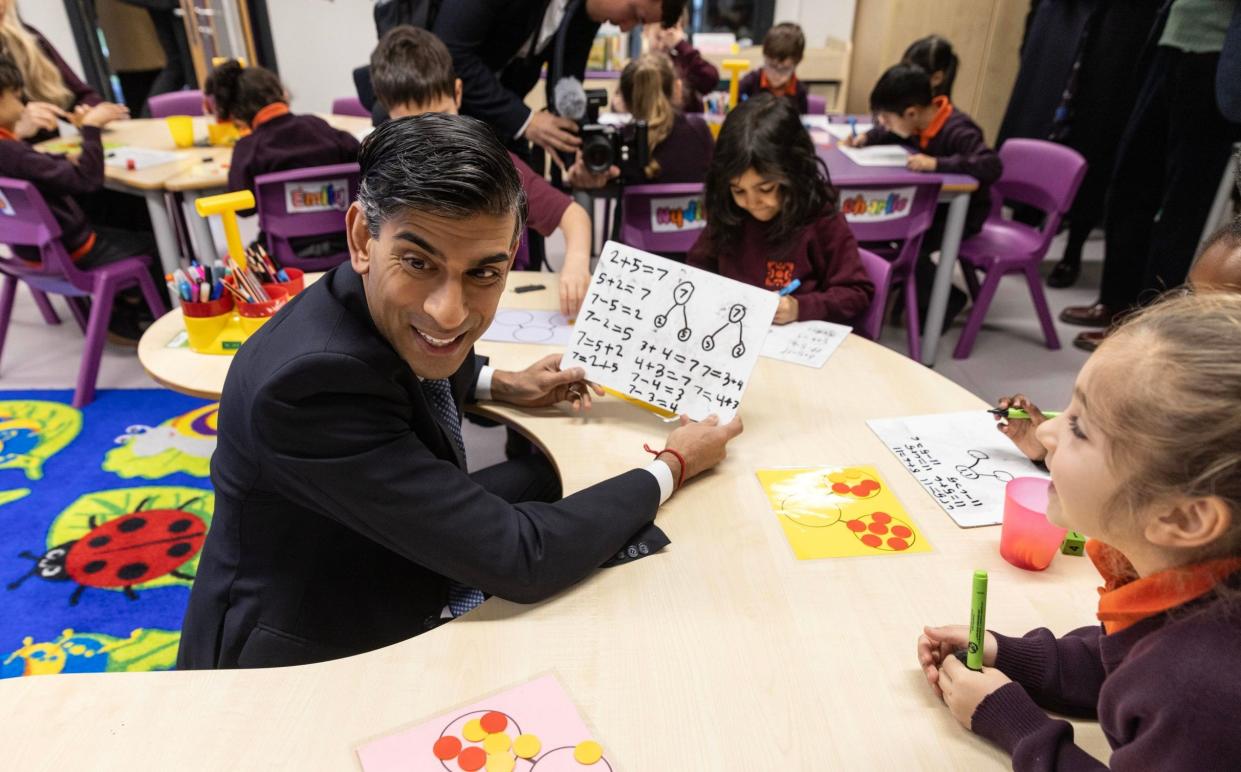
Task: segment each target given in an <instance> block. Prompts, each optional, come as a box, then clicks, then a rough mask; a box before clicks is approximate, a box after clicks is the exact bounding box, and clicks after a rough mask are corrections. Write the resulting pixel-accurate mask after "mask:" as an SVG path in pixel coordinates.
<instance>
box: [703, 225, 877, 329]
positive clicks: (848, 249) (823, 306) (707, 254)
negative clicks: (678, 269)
mask: <svg viewBox="0 0 1241 772" xmlns="http://www.w3.org/2000/svg"><path fill="white" fill-rule="evenodd" d="M744 218H745V219H744V223H743V225H742V227H741V237H740V238H739V239H738V240H737V243H736V245H735V246H733V247H731V248H729V247H727V246H716V245H713V243H712V239H711V226H710V225H708V226H707V228H706V230H704V231H703V232H702V234H701V235H700V236H699V237H698V241H696V242H695V243H694V246H693V248H691V249H690V251H689V256H688V258H687V260H686V262H688V263H689V264H690V265H692V266H694V267H695V268H702V269H704V270H707V271H711V272H712V273H718V274H720V275H721V276H726V277H728V278H730V279H736V280H737V281H741V282H745V283H746V284H752V285H754V286H755V287H764V288H766V289H769V290H772V291H777V290H779V289H781V288H782V287H784V286H785V285H786V284H788V283H789V282H791V281H793V280H794V279H801V286H800V287H799V288H798V289H797V291H795V292H794V293H793V297H795V298H797V320H798V321H799V322H805V321H810V320H813V319H821V320H823V321H828V322H840V323H843V324H848V323H851V322H853V321H856V320H857V318H858V317H860V316H861V315H862V314H863V313H864V312H865V311H866V309H867V308H868V307H870V300H871V298H872V297H874V294H875V286H874V285H873V284H871V282H870V279H869V278H867V276H866V270H865V269H864V268H863V267H862V261H861V260H860V259H859V258H858V253H857V241H855V240H854V238H853V233H852V232H851V231H850V230H849V225H848V223H846V222H845V218H844V217H842V216H841V215H839V214H837V213H835V212H832V213H825V214H823V215H821V216H820V217H819V219H817V220H815V221H814V222H813V223H811V224H810V225H807V226H806V227H804V228H802V229H801V230H800V231H798V232H797V233H796V234H795V235H794V236H793V238H792V240H791V242H790V243H789V244H786V245H785V246H783V247H779V248H774V249H773V248H772V247H771V246H770V245H769V244H768V243H767V234H768V233H769V232H770V230H771V223H763V222H759V221H758V220H755V219H754V218H753V217H750V216H749V215H744Z"/></svg>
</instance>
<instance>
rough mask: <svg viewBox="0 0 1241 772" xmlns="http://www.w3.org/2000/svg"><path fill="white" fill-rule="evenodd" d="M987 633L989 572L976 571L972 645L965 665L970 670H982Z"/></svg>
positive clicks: (971, 606)
mask: <svg viewBox="0 0 1241 772" xmlns="http://www.w3.org/2000/svg"><path fill="white" fill-rule="evenodd" d="M986 635H987V572H986V571H975V572H974V586H973V591H972V592H971V593H970V647H969V651H968V652H967V653H966V655H965V666H966V667H968V668H969V669H970V670H982V647H983V639H984V638H985V637H986Z"/></svg>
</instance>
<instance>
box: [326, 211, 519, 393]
mask: <svg viewBox="0 0 1241 772" xmlns="http://www.w3.org/2000/svg"><path fill="white" fill-rule="evenodd" d="M346 221H347V226H348V231H349V245H350V253H351V255H352V264H353V269H354V270H355V271H357V272H358V273H359V274H361V275H362V283H363V285H364V286H365V288H366V303H367V305H368V306H369V308H370V312H371V318H372V319H374V321H375V326H376V327H377V328H378V329H379V332H380V334H382V335H383V336H384V338H386V339H387V340H388V342H389V343H390V344H392V347H393V348H394V349H396V351H397V353H398V354H399V355H400V356H401V358H402V359H404V360H405V362H406V363H407V364H408V365H409V367H410V369H412V370H413V371H414V373H415V374H416V375H418V376H419V377H421V378H447V377H448V376H450V375H452V374H453V373H455V372H456V371H457V369H458V368H460V367H461V364H462V362H464V361H465V357H466V355H467V354H468V353H469V351H470V348H471V347H472V346H473V345H474V341H476V340H478V338H479V337H481V336H482V334H483V332H484V331H485V330H486V329H487V327H488V326H489V325H490V324H491V320H492V318H493V317H494V316H495V313H496V307H497V306H498V305H499V303H500V295H501V294H502V293H503V292H504V282H505V279H506V278H507V275H508V271H509V268H510V267H511V266H512V259H513V255H514V254H515V253H516V247H517V242H516V240H515V239H514V230H515V228H516V217H515V215H513V214H507V215H492V214H484V213H479V214H474V215H471V216H468V217H463V218H459V219H452V218H447V217H442V216H439V215H434V214H430V213H427V212H422V211H418V210H416V209H412V208H407V209H404V210H401V211H397V212H395V213H393V214H391V215H389V216H388V217H387V218H385V219H384V221H383V222H382V223H380V226H379V229H378V234H377V236H376V237H372V235H371V233H370V230H369V229H368V227H367V223H366V217H365V215H364V214H363V212H362V209H361V207H360V206H359V205H358V204H354V205H353V206H352V207H351V208H350V210H349V213H348V215H347V217H346Z"/></svg>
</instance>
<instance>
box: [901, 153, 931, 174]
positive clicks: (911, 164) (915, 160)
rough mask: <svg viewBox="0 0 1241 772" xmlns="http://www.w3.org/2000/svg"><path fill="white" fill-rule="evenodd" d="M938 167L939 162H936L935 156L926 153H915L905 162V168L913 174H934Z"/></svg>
mask: <svg viewBox="0 0 1241 772" xmlns="http://www.w3.org/2000/svg"><path fill="white" fill-rule="evenodd" d="M938 166H939V162H938V161H936V160H935V156H931V155H926V154H925V153H915V154H914V155H911V156H909V160H908V161H906V162H905V168H906V169H908V170H909V171H911V172H933V171H935V169H936V168H937V167H938Z"/></svg>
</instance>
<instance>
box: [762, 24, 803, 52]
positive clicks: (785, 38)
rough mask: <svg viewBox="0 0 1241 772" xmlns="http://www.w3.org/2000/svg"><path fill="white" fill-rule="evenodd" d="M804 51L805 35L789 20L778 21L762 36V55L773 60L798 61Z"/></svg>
mask: <svg viewBox="0 0 1241 772" xmlns="http://www.w3.org/2000/svg"><path fill="white" fill-rule="evenodd" d="M805 53H806V35H805V33H803V32H802V31H801V27H800V26H798V25H796V24H794V23H793V22H791V21H785V22H780V23H779V24H777V25H776V26H774V27H772V28H771V29H769V30H767V34H766V35H764V36H763V56H765V57H767V58H768V59H771V60H773V61H777V62H779V61H783V60H784V59H792V60H793V61H794V62H800V61H801V59H802V56H803V55H804V54H805Z"/></svg>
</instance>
